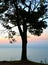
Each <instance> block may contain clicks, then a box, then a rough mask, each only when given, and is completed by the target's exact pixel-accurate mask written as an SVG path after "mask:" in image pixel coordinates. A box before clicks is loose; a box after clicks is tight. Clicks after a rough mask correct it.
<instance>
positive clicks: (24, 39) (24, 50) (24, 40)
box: [21, 20, 27, 61]
mask: <svg viewBox="0 0 48 65" xmlns="http://www.w3.org/2000/svg"><path fill="white" fill-rule="evenodd" d="M21 60H22V61H26V60H27V25H26V21H25V20H24V22H23V36H22V57H21Z"/></svg>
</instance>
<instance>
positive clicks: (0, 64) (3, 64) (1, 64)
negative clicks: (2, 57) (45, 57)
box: [0, 61, 47, 65]
mask: <svg viewBox="0 0 48 65" xmlns="http://www.w3.org/2000/svg"><path fill="white" fill-rule="evenodd" d="M0 65H47V64H41V63H36V62H31V61H0Z"/></svg>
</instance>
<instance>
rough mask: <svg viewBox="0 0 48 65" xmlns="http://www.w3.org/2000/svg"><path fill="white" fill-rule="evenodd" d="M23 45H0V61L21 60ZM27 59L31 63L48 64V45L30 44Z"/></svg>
mask: <svg viewBox="0 0 48 65" xmlns="http://www.w3.org/2000/svg"><path fill="white" fill-rule="evenodd" d="M21 51H22V48H21V44H5V45H4V44H3V45H2V44H0V61H5V60H6V61H10V60H11V61H13V60H20V59H21ZM27 58H28V59H29V60H30V61H35V62H40V61H41V60H42V61H43V62H44V63H45V60H46V63H48V44H47V43H46V44H40V43H39V44H38V43H36V44H35V43H34V44H31V43H30V44H28V45H27Z"/></svg>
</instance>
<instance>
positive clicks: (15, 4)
mask: <svg viewBox="0 0 48 65" xmlns="http://www.w3.org/2000/svg"><path fill="white" fill-rule="evenodd" d="M13 3H14V6H15V8H16V12H17V13H16V15H17V21H16V22H17V26H18V29H19V32H20V35H21V37H22V33H23V32H22V29H21V27H20V24H19V19H18V17H19V16H18V6H17V2H16V3H15V1H14V0H13Z"/></svg>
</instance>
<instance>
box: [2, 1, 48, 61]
mask: <svg viewBox="0 0 48 65" xmlns="http://www.w3.org/2000/svg"><path fill="white" fill-rule="evenodd" d="M19 3H21V5H19ZM27 3H28V4H27ZM36 3H37V2H36V0H20V1H19V0H13V4H14V7H15V11H14V14H13V15H12V14H8V13H6V14H5V15H6V17H8V19H9V20H10V23H12V24H13V25H14V26H18V30H19V33H20V36H21V39H22V57H21V60H23V61H25V60H27V54H26V52H27V31H29V32H30V33H31V34H33V35H38V36H40V35H41V33H42V32H43V29H46V27H47V23H46V21H44V19H46V18H48V17H46V16H45V13H46V12H47V5H44V2H43V1H42V2H40V1H39V2H38V3H37V4H36ZM22 6H24V7H22ZM32 6H33V7H32ZM26 8H28V9H26ZM26 10H27V11H26ZM45 17H46V18H45ZM40 18H41V20H40ZM7 24H8V22H6V24H3V26H4V27H5V28H6V29H8V30H9V38H13V36H14V35H15V34H16V32H15V31H12V30H11V29H12V28H13V27H14V26H13V27H11V26H9V25H7ZM21 25H22V28H21ZM22 29H23V30H22ZM13 41H14V40H13ZM11 43H12V41H11Z"/></svg>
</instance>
